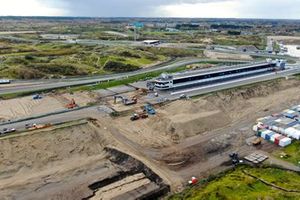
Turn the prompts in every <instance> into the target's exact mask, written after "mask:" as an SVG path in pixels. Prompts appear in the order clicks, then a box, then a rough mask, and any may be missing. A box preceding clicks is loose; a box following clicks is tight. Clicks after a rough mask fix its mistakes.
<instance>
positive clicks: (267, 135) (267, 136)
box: [265, 132, 275, 141]
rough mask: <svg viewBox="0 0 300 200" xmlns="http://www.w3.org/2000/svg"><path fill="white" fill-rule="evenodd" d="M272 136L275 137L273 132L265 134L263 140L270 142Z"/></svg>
mask: <svg viewBox="0 0 300 200" xmlns="http://www.w3.org/2000/svg"><path fill="white" fill-rule="evenodd" d="M273 135H275V133H274V132H271V133H268V134H266V137H265V139H266V140H267V141H270V140H271V137H272V136H273Z"/></svg>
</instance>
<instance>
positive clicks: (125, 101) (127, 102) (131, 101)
mask: <svg viewBox="0 0 300 200" xmlns="http://www.w3.org/2000/svg"><path fill="white" fill-rule="evenodd" d="M114 99H115V101H114V102H115V104H116V103H117V99H121V100H122V103H123V104H124V105H125V106H130V105H134V104H137V98H136V97H133V98H132V99H128V98H126V97H124V96H121V95H118V96H114Z"/></svg>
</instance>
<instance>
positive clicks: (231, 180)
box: [0, 19, 300, 200]
mask: <svg viewBox="0 0 300 200" xmlns="http://www.w3.org/2000/svg"><path fill="white" fill-rule="evenodd" d="M26 20H28V19H26ZM45 20H46V19H38V20H37V21H38V22H39V23H42V24H43V23H45V24H43V26H42V25H40V26H41V27H39V28H40V29H41V30H42V29H43V27H44V26H50V27H52V28H53V30H56V29H55V27H56V26H57V25H56V24H52V23H53V22H52V21H51V20H50V21H47V20H46V21H45ZM68 20H70V21H68ZM68 20H67V21H64V20H62V21H59V23H61V24H64V25H65V26H72V25H70V24H69V23H71V24H72V23H75V21H73V20H74V19H68ZM81 20H83V21H81ZM81 20H79V21H78V22H77V21H76V23H78V24H80V27H81V26H83V27H85V25H84V24H85V23H91V24H89V27H90V28H91V29H93V26H94V24H95V23H96V24H98V23H99V24H101V27H102V26H105V32H103V31H101V32H100V33H101V34H100V33H99V34H100V35H102V34H103V35H102V36H103V37H104V36H105V37H108V38H110V39H112V38H115V39H116V41H118V40H120V41H119V43H120V44H116V43H117V42H116V41H112V40H109V39H105V38H104V39H103V38H102V39H101V40H100V39H98V38H97V37H98V36H97V35H93V34H94V32H93V31H91V32H89V34H87V35H84V34H83V35H81V36H76V35H74V34H72V35H69V36H68V35H63V36H61V37H59V36H57V35H55V34H53V33H52V32H50V33H48V32H47V31H45V30H44V31H41V32H28V33H24V32H22V33H20V32H19V33H18V32H17V33H6V34H8V35H9V36H10V37H8V36H5V37H1V34H0V53H1V55H2V57H1V59H3V63H6V64H5V67H6V70H4V69H3V73H4V72H5V73H6V75H5V76H3V77H2V75H0V77H1V78H2V81H1V82H0V84H1V85H0V98H1V99H0V147H1V148H0V199H28V200H32V199H43V198H45V197H47V198H46V199H70V200H74V199H93V200H94V199H95V200H99V199H120V200H121V199H122V200H123V199H193V198H196V199H197V198H199V199H243V197H244V196H245V195H246V196H245V199H299V198H300V192H299V191H300V187H299V185H300V174H299V173H300V168H299V164H300V156H299V155H300V154H299V147H300V146H299V145H300V143H299V139H300V105H299V104H300V96H299V95H298V94H299V93H300V88H299V85H300V77H299V73H300V66H299V63H300V62H299V58H298V57H295V56H291V55H289V54H278V53H276V52H275V51H274V53H268V52H267V51H265V50H262V49H261V50H257V49H256V48H255V49H256V50H255V49H254V50H253V51H252V50H251V52H248V51H250V50H248V51H245V50H244V49H245V48H246V47H245V45H244V46H241V45H232V46H229V45H215V44H209V45H208V44H207V47H205V49H201V51H199V48H197V47H196V44H198V45H204V44H206V43H207V42H209V41H210V40H214V39H215V38H214V37H219V36H220V35H221V36H222V37H223V38H226V37H227V36H226V35H222V34H223V33H222V32H218V34H220V35H219V36H214V37H211V38H208V39H207V40H205V41H202V40H201V41H198V42H197V43H196V42H193V43H192V42H190V43H188V42H187V41H186V38H185V36H184V35H185V34H186V30H181V29H178V31H180V32H178V35H177V34H176V35H177V36H176V38H177V39H178V38H181V39H182V40H183V41H182V43H178V44H177V43H175V41H176V38H172V37H171V36H169V35H168V34H166V35H164V36H161V37H162V38H165V37H170V38H168V40H167V41H166V42H164V43H160V40H149V35H147V34H149V33H148V32H146V31H145V33H144V34H145V35H143V34H141V37H144V38H143V39H145V41H143V40H142V39H140V41H134V42H132V41H130V40H129V39H128V38H127V39H125V38H124V37H125V36H126V35H127V33H131V32H130V31H129V30H128V31H127V32H126V31H124V30H125V28H124V29H121V30H118V32H115V31H114V30H115V29H117V28H118V27H120V26H124V24H127V26H129V25H128V24H129V23H130V22H127V21H126V23H125V22H123V23H120V22H119V21H118V22H114V21H113V20H112V21H111V22H109V26H108V25H107V23H108V22H102V21H97V20H96V19H90V20H91V21H89V20H88V21H85V20H86V19H81ZM93 20H96V21H95V22H93ZM124 20H125V19H124ZM6 23H7V26H8V27H12V26H13V24H14V23H12V22H10V21H8V22H6ZM11 23H12V24H11ZM20 23H21V22H20ZM36 23H37V22H36ZM48 23H49V24H50V25H49V24H48ZM147 23H150V22H145V24H147ZM151 23H152V22H151ZM166 23H167V22H166ZM177 23H178V24H181V23H182V22H180V21H178V22H177ZM207 23H210V22H207ZM230 23H232V22H230ZM248 23H250V22H248ZM252 23H259V22H251V23H250V24H252ZM261 23H262V24H264V23H263V22H261ZM116 24H118V26H116ZM182 24H185V23H182ZM191 24H192V23H191ZM252 25H253V24H252ZM19 26H20V24H19ZM111 26H115V28H114V29H112V30H111V29H110V28H109V27H111ZM249 26H250V25H249ZM253 26H254V25H253ZM255 26H256V25H255ZM262 26H263V25H262ZM299 26H300V25H299ZM149 27H151V26H150V25H149ZM267 27H269V26H266V27H265V28H267ZM56 28H57V27H56ZM122 30H123V31H122ZM149 30H151V31H153V32H154V31H155V30H154V28H153V29H151V28H149ZM57 31H58V30H57ZM107 31H108V32H107ZM141 31H142V30H141ZM156 31H157V30H156ZM198 31H200V30H198ZM74 32H76V31H74ZM155 33H156V34H158V33H157V32H155ZM179 33H180V34H179ZM3 34H4V33H3ZM111 34H113V36H111ZM115 34H117V35H115ZM124 34H125V35H124ZM131 34H137V33H136V32H132V33H131ZM160 34H163V33H160ZM181 34H182V35H181ZM199 34H200V32H199ZM201 34H204V33H201ZM4 35H5V34H4ZM67 36H68V37H67ZM88 36H89V37H91V38H89V40H88V39H84V38H85V37H88ZM221 36H220V37H221ZM11 37H13V38H11ZM45 37H46V39H45ZM77 37H82V38H81V39H78V43H74V42H75V40H76V38H77ZM119 37H120V38H119ZM126 37H127V36H126ZM128 37H131V35H130V36H128ZM207 37H209V35H207ZM55 38H56V39H55ZM58 38H59V39H58ZM66 38H67V39H66ZM74 38H75V39H74ZM227 39H228V38H227ZM236 39H241V38H238V37H237V38H236ZM265 39H267V37H266V38H265ZM11 40H12V41H11ZM15 40H17V41H18V42H16V41H15ZM23 40H26V42H24V43H25V44H26V45H29V46H30V45H32V46H30V47H28V49H27V50H26V51H22V53H21V54H19V53H20V52H18V51H17V50H14V48H16V49H19V50H20V48H23V46H22V47H21V46H18V45H19V43H21V44H23ZM30 40H34V41H35V42H37V41H38V43H30ZM86 40H88V41H86ZM173 40H174V41H173ZM278 40H280V41H277V40H276V39H275V38H274V39H272V41H273V42H274V43H276V44H277V43H278V45H279V43H280V44H281V43H284V42H287V43H288V42H289V41H288V40H285V38H280V39H278ZM297 40H299V41H300V39H299V38H298V39H297ZM297 40H296V39H294V40H293V41H292V43H293V44H294V43H296V42H295V41H297ZM216 41H220V38H218V40H216ZM80 42H82V43H80ZM152 42H155V43H153V44H152ZM239 42H240V41H239ZM243 42H245V41H244V40H243ZM263 42H267V41H264V40H263ZM269 42H270V41H269ZM10 43H11V46H9V44H10ZM91 43H93V44H91ZM100 43H101V44H100ZM25 44H24V45H25ZM62 44H63V46H60V45H62ZM124 44H125V47H120V46H122V45H124ZM1 45H2V46H1ZM35 45H36V47H35ZM40 45H41V46H40ZM43 45H48V46H47V47H46V46H43ZM52 45H57V46H55V47H54V46H52ZM64 45H67V46H68V47H67V48H66V47H65V46H64ZM126 45H128V46H129V50H128V49H126ZM145 45H146V47H145ZM149 45H150V46H149ZM256 45H257V44H256ZM264 45H265V46H266V45H268V43H266V44H264ZM99 46H100V47H103V48H105V52H102V51H104V50H103V49H99ZM257 46H258V45H257ZM274 46H275V45H274ZM4 47H6V48H4ZM30 48H41V49H39V50H38V49H30ZM59 48H62V49H60V51H62V52H60V53H62V55H58V54H55V51H57V49H59ZM77 48H78V49H80V50H79V51H78V52H77V50H78V49H77ZM118 48H121V50H120V49H118ZM240 48H241V49H242V50H239V49H240ZM246 49H251V48H246ZM23 50H24V49H23ZM20 51H21V50H20ZM49 51H51V53H49ZM81 51H83V52H82V53H80V52H81ZM90 51H93V53H92V54H91V55H89V56H88V58H83V57H84V56H87V54H89V53H90ZM171 51H172V52H171ZM176 51H179V53H178V52H176ZM191 51H192V52H191ZM203 51H209V54H210V55H211V54H213V53H215V54H216V55H217V54H218V55H219V54H222V58H216V59H215V58H214V59H211V58H209V57H207V56H206V55H207V52H206V53H204V52H203ZM162 52H163V54H160V53H162ZM170 52H171V53H170ZM47 53H49V55H48V54H47ZM182 53H185V54H186V56H184V57H180V55H181V54H182ZM54 54H55V55H54ZM156 54H157V55H156ZM178 54H180V55H178ZM45 55H47V58H46V57H44V56H45ZM226 55H230V56H229V57H227V56H226ZM80 56H82V57H81V58H80ZM103 56H106V57H107V58H106V59H107V60H106V61H105V62H103V61H101V59H103ZM118 56H119V58H116V57H118ZM155 56H157V57H155ZM16 57H17V58H19V62H24V63H23V65H24V66H25V67H26V68H28V70H29V69H30V70H32V71H30V75H32V76H33V77H30V78H26V77H23V78H21V77H19V75H18V73H17V70H18V69H17V68H18V67H19V65H18V66H16V67H14V68H13V69H10V67H11V66H10V64H11V62H13V61H12V60H13V59H16ZM174 57H176V58H174ZM246 57H247V58H246ZM150 58H151V59H150ZM7 59H9V60H7ZM47 59H50V60H51V59H53V60H52V61H49V63H47V64H45V63H46V62H48V61H46V60H47ZM55 59H61V60H60V61H57V60H56V61H55ZM84 59H86V60H85V61H83V60H84ZM147 59H149V60H147ZM24 60H25V61H26V62H25V61H24ZM96 60H98V61H96ZM145 60H146V61H147V62H146V61H145ZM150 60H152V61H154V62H150ZM94 61H95V62H97V64H95V65H93V64H91V63H89V64H91V66H92V67H88V66H87V63H88V62H94ZM15 62H17V61H15ZM30 62H32V63H33V64H32V65H31V64H29V63H30ZM63 62H69V63H68V65H66V66H60V67H62V68H63V67H65V68H68V67H67V66H73V65H72V64H74V62H75V63H76V65H75V64H74V66H73V67H78V69H76V70H75V69H73V68H72V69H71V68H70V69H69V68H68V70H69V71H68V73H71V72H72V73H73V72H74V74H72V73H71V75H67V74H68V73H67V74H64V72H61V74H55V73H56V72H57V71H59V69H58V68H55V67H54V64H58V65H59V64H62V63H63ZM139 62H141V63H139ZM143 62H146V63H143ZM53 63H54V64H53ZM101 63H102V64H103V63H105V64H104V65H103V66H101V69H100V65H101ZM138 64H139V65H141V66H142V67H139V68H137V69H136V68H135V69H132V66H129V65H138ZM96 65H97V66H96ZM0 66H1V63H0ZM40 66H43V67H49V68H51V70H53V71H54V72H52V71H49V70H45V69H41V68H39V67H40ZM108 66H110V67H116V68H114V70H116V69H118V70H120V69H122V70H124V68H130V70H125V71H114V70H112V71H109V70H108V68H107V67H108ZM65 68H64V69H65ZM85 68H88V70H91V71H93V72H94V73H95V74H93V73H91V74H89V73H90V72H91V71H86V73H87V74H85V73H83V72H82V71H80V70H81V69H85ZM0 70H2V68H0ZM43 70H44V71H43ZM96 70H98V71H96ZM105 70H108V71H105ZM24 73H25V72H24ZM33 73H37V74H33ZM77 73H78V74H77ZM81 73H83V74H81ZM39 75H41V76H43V78H41V77H38V76H39ZM28 76H29V75H28ZM282 180H284V181H282ZM270 191H271V192H270ZM242 195H244V196H242ZM247 195H248V196H247Z"/></svg>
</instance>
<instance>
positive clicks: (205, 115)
mask: <svg viewBox="0 0 300 200" xmlns="http://www.w3.org/2000/svg"><path fill="white" fill-rule="evenodd" d="M160 111H161V113H162V114H161V115H160V116H159V117H157V118H152V119H151V120H150V123H149V124H150V126H151V127H153V128H154V130H157V131H159V132H163V133H166V134H167V135H170V136H171V137H174V136H175V137H179V139H183V138H186V137H191V136H195V135H197V134H202V133H204V132H207V131H210V130H212V129H217V128H219V127H223V126H226V125H227V124H229V123H230V118H228V116H226V114H224V113H223V112H222V111H221V110H219V109H217V108H216V106H214V105H213V104H211V103H209V102H208V101H205V100H197V101H176V102H174V103H171V104H170V105H168V106H166V107H165V108H164V110H160ZM160 111H159V112H160Z"/></svg>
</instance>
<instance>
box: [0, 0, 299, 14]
mask: <svg viewBox="0 0 300 200" xmlns="http://www.w3.org/2000/svg"><path fill="white" fill-rule="evenodd" d="M0 15H1V16H7V15H9V16H85V17H199V18H264V19H274V18H275V19H300V0H0Z"/></svg>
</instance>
